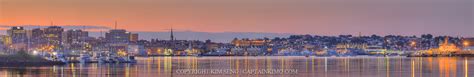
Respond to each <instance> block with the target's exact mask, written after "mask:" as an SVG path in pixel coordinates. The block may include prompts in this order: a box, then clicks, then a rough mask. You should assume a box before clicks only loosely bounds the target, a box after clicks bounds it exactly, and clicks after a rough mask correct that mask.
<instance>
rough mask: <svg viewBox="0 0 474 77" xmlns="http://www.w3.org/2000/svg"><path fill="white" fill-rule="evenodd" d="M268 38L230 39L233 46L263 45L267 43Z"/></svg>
mask: <svg viewBox="0 0 474 77" xmlns="http://www.w3.org/2000/svg"><path fill="white" fill-rule="evenodd" d="M269 42H270V40H264V39H237V38H235V39H234V40H232V44H233V45H235V46H244V47H245V46H264V45H266V44H267V43H269Z"/></svg>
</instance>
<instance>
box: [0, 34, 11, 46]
mask: <svg viewBox="0 0 474 77" xmlns="http://www.w3.org/2000/svg"><path fill="white" fill-rule="evenodd" d="M0 39H1V42H2V44H3V45H5V46H8V45H11V44H12V38H11V37H10V36H7V35H0Z"/></svg>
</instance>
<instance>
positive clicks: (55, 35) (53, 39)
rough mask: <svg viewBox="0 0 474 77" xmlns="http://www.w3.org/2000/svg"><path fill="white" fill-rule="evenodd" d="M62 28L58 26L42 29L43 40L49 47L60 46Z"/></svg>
mask: <svg viewBox="0 0 474 77" xmlns="http://www.w3.org/2000/svg"><path fill="white" fill-rule="evenodd" d="M63 32H64V28H62V27H59V26H50V27H48V28H45V29H44V38H45V39H46V40H47V41H48V44H50V45H60V44H62V43H63Z"/></svg>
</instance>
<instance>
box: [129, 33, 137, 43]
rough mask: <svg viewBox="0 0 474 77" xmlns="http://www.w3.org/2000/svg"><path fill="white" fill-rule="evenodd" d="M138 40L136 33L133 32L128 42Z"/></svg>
mask: <svg viewBox="0 0 474 77" xmlns="http://www.w3.org/2000/svg"><path fill="white" fill-rule="evenodd" d="M137 41H138V34H137V33H134V34H131V35H130V42H137Z"/></svg>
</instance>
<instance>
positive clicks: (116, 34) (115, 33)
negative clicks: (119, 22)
mask: <svg viewBox="0 0 474 77" xmlns="http://www.w3.org/2000/svg"><path fill="white" fill-rule="evenodd" d="M105 39H106V40H107V42H108V43H129V42H130V32H127V31H126V30H123V29H113V30H110V31H109V32H107V33H105Z"/></svg>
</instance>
